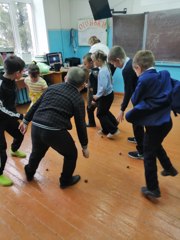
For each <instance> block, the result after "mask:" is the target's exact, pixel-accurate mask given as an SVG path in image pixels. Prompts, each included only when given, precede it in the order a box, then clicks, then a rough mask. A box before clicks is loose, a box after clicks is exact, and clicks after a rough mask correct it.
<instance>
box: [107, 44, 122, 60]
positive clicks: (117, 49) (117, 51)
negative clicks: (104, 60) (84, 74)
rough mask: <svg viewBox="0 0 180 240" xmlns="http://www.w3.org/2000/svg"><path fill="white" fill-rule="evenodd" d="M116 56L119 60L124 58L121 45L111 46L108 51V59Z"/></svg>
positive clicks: (113, 58) (114, 58)
mask: <svg viewBox="0 0 180 240" xmlns="http://www.w3.org/2000/svg"><path fill="white" fill-rule="evenodd" d="M117 58H119V59H121V60H125V59H126V53H125V51H124V49H123V48H122V47H121V46H113V47H112V48H111V49H110V51H109V54H108V60H109V61H115V60H116V59H117Z"/></svg>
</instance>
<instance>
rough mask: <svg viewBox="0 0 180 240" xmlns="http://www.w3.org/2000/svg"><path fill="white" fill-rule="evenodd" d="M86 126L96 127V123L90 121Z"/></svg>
mask: <svg viewBox="0 0 180 240" xmlns="http://www.w3.org/2000/svg"><path fill="white" fill-rule="evenodd" d="M86 127H96V124H92V123H88V124H86Z"/></svg>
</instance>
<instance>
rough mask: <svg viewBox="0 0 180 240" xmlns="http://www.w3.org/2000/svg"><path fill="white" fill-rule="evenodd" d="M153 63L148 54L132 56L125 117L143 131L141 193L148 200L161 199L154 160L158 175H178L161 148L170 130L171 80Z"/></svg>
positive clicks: (151, 54) (142, 52)
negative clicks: (133, 74) (131, 89)
mask: <svg viewBox="0 0 180 240" xmlns="http://www.w3.org/2000/svg"><path fill="white" fill-rule="evenodd" d="M154 61H155V60H154V55H153V53H152V52H151V51H147V50H146V51H138V52H137V53H136V55H135V56H134V58H133V68H134V71H135V72H136V74H137V76H138V77H139V78H138V83H137V87H136V89H135V92H134V94H133V96H132V99H131V100H132V103H133V106H134V108H133V109H132V110H130V111H129V112H128V113H127V114H126V119H127V120H128V121H129V122H132V123H133V124H139V125H142V126H145V129H146V131H145V134H144V142H143V149H144V168H145V178H146V186H145V187H142V188H141V191H142V193H143V194H144V196H146V197H149V198H158V197H160V196H161V193H160V189H159V183H158V177H157V165H156V158H158V159H159V161H160V163H161V165H162V167H163V169H164V170H163V171H162V172H161V175H163V176H168V175H170V176H176V175H177V174H178V172H177V170H176V169H175V168H174V167H173V166H172V163H171V161H170V159H169V157H168V156H167V154H166V151H165V150H164V148H163V146H162V142H163V140H164V138H165V137H166V136H167V134H168V133H169V131H170V130H171V128H172V120H171V116H170V112H171V94H172V81H173V80H172V79H171V77H170V74H169V72H167V71H162V72H157V71H156V70H155V68H154Z"/></svg>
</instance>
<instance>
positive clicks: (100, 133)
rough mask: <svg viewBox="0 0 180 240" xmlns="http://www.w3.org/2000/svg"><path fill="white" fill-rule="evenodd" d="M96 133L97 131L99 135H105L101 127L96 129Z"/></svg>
mask: <svg viewBox="0 0 180 240" xmlns="http://www.w3.org/2000/svg"><path fill="white" fill-rule="evenodd" d="M97 133H98V134H99V135H101V136H104V135H105V133H103V130H102V129H100V130H98V131H97Z"/></svg>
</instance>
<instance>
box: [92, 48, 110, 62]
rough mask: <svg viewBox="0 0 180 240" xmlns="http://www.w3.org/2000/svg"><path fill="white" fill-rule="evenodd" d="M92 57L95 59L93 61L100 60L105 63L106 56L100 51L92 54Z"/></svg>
mask: <svg viewBox="0 0 180 240" xmlns="http://www.w3.org/2000/svg"><path fill="white" fill-rule="evenodd" d="M92 56H93V57H94V58H95V60H101V61H103V62H105V61H107V55H106V54H105V53H104V52H103V51H101V50H98V51H96V52H94V53H93V54H92Z"/></svg>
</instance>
